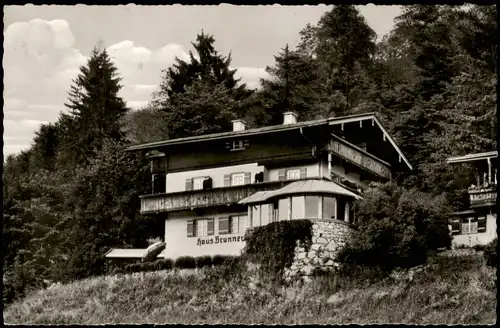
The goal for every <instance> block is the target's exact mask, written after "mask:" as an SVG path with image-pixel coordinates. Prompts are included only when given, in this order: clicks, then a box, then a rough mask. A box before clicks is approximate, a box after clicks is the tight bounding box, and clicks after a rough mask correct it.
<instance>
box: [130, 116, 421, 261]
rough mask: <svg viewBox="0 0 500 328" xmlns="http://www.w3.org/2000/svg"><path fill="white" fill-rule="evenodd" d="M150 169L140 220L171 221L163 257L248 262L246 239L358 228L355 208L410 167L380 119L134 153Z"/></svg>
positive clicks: (211, 138)
mask: <svg viewBox="0 0 500 328" xmlns="http://www.w3.org/2000/svg"><path fill="white" fill-rule="evenodd" d="M128 150H129V151H143V152H146V153H147V154H148V156H149V157H150V159H151V172H152V187H151V190H152V192H151V194H148V195H143V196H142V197H141V213H142V214H145V215H153V216H155V217H156V218H157V219H158V220H164V221H165V231H164V238H165V243H166V248H165V250H164V251H163V252H162V253H161V254H160V256H161V257H165V258H170V259H176V258H178V257H180V256H203V255H211V256H213V255H239V254H240V252H241V250H242V249H243V247H244V246H245V240H244V235H245V231H246V230H247V229H248V228H250V227H256V226H261V225H266V224H268V223H270V222H274V221H280V220H293V219H304V218H307V219H310V220H316V221H323V222H333V223H335V222H337V223H342V224H343V225H347V226H353V225H354V224H355V217H354V215H353V212H352V206H351V204H352V202H353V201H354V200H356V199H359V198H360V197H362V191H363V189H365V188H366V187H367V186H368V184H369V183H370V182H372V181H387V180H390V179H391V175H392V174H394V173H395V172H400V171H404V170H411V168H412V167H411V165H410V163H409V162H408V160H407V159H406V158H405V156H404V155H403V154H402V152H401V150H400V149H399V148H398V147H397V145H396V144H395V142H394V140H393V139H392V138H391V136H390V135H389V134H388V133H387V131H386V130H385V129H384V127H383V126H382V125H381V123H380V121H379V120H378V118H377V117H376V115H375V114H362V115H354V116H346V117H336V118H330V119H321V120H315V121H307V122H297V116H296V115H295V114H294V113H292V112H288V113H285V114H284V117H283V124H281V125H278V126H269V127H263V128H257V129H247V128H246V123H245V122H244V121H242V120H236V121H233V131H229V132H225V133H217V134H211V135H203V136H195V137H189V138H182V139H172V140H167V141H161V142H154V143H148V144H142V145H136V146H132V147H130V148H129V149H128Z"/></svg>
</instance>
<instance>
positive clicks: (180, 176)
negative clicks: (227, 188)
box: [166, 163, 264, 193]
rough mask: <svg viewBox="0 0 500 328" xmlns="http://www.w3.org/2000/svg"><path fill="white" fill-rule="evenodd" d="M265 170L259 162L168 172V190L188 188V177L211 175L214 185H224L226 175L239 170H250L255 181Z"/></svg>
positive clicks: (174, 190)
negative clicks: (256, 175) (258, 174)
mask: <svg viewBox="0 0 500 328" xmlns="http://www.w3.org/2000/svg"><path fill="white" fill-rule="evenodd" d="M263 171H264V167H263V166H257V163H252V164H243V165H232V166H223V167H217V168H211V169H204V170H194V171H186V172H176V173H167V188H166V192H167V193H170V192H179V191H185V190H186V179H190V178H196V177H203V176H209V177H211V178H212V187H213V188H220V187H224V175H225V174H231V173H239V172H250V173H251V181H252V183H253V182H254V179H255V174H256V173H260V172H263Z"/></svg>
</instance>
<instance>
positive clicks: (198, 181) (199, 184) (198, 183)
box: [193, 177, 206, 190]
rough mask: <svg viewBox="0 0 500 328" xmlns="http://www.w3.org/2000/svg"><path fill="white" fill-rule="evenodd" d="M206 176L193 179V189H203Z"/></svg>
mask: <svg viewBox="0 0 500 328" xmlns="http://www.w3.org/2000/svg"><path fill="white" fill-rule="evenodd" d="M205 179H206V177H199V178H194V179H193V190H201V189H203V181H205Z"/></svg>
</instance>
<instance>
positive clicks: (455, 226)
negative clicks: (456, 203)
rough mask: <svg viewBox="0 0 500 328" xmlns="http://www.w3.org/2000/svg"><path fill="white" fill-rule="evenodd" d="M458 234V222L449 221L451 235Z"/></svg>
mask: <svg viewBox="0 0 500 328" xmlns="http://www.w3.org/2000/svg"><path fill="white" fill-rule="evenodd" d="M459 233H460V220H459V219H457V220H453V221H451V234H452V235H458V234H459Z"/></svg>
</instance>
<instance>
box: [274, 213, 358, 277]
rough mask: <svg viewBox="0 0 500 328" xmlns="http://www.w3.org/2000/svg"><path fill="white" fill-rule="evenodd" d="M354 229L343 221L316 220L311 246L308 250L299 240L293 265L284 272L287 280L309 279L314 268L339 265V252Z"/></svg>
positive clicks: (320, 268) (327, 267)
mask: <svg viewBox="0 0 500 328" xmlns="http://www.w3.org/2000/svg"><path fill="white" fill-rule="evenodd" d="M353 229H354V228H353V227H352V225H350V224H348V223H345V222H343V221H337V220H329V221H316V222H314V223H313V226H312V239H311V242H312V244H311V247H310V248H309V250H306V245H304V244H303V243H301V242H299V241H297V245H296V246H295V255H294V259H293V262H292V265H291V267H290V268H286V269H285V272H284V278H285V280H286V281H291V280H294V279H298V278H303V279H305V280H307V279H308V276H310V275H311V274H312V273H313V271H314V270H318V269H319V270H323V271H327V270H333V269H334V268H335V267H337V266H338V265H339V264H338V263H337V262H336V261H335V259H336V257H337V254H338V252H339V251H340V250H341V249H342V247H343V246H344V245H345V243H346V242H347V240H348V239H349V238H350V236H351V233H352V231H353Z"/></svg>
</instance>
